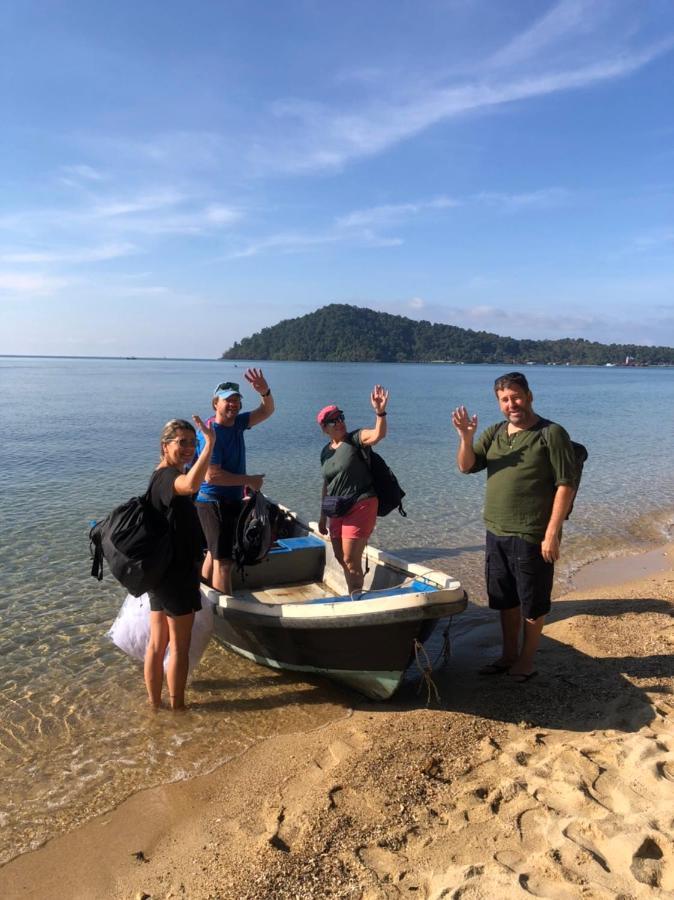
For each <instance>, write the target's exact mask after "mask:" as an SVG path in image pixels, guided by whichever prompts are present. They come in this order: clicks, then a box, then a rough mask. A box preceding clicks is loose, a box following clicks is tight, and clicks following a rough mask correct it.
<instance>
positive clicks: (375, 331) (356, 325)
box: [222, 303, 674, 366]
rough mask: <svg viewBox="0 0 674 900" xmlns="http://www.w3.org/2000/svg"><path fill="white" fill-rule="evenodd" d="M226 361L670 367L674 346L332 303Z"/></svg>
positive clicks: (238, 347) (262, 335) (250, 342)
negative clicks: (519, 332) (478, 326)
mask: <svg viewBox="0 0 674 900" xmlns="http://www.w3.org/2000/svg"><path fill="white" fill-rule="evenodd" d="M222 359H260V360H262V359H275V360H293V361H296V362H299V361H309V362H310V361H321V362H410V363H412V362H417V363H418V362H426V363H459V364H460V363H502V364H504V365H511V364H512V365H525V364H527V363H538V364H543V365H574V366H580V365H585V366H587V365H590V366H606V365H609V366H624V365H629V366H671V365H674V348H672V347H651V346H644V345H639V344H600V343H598V342H596V341H587V340H584V339H583V338H561V339H559V340H538V341H536V340H518V339H516V338H511V337H501V336H500V335H498V334H491V333H490V332H488V331H473V330H471V329H469V328H459V327H458V326H456V325H442V324H437V323H432V322H426V321H416V320H415V319H408V318H406V317H405V316H394V315H390V314H389V313H384V312H377V311H375V310H373V309H365V308H363V307H360V306H350V305H348V304H346V303H331V304H330V305H329V306H323V307H321V309H318V310H316V311H315V312H312V313H309V314H308V315H306V316H299V317H298V318H296V319H284V320H283V321H282V322H279V323H278V324H277V325H271V326H269V327H268V328H263V329H262V331H258V332H257V333H256V334H253V335H251V336H250V337H246V338H243V339H242V340H241V341H237V342H236V343H235V344H234V345H233V346H232V347H230V348H229V350H226V351H225V352H224V353H223V354H222Z"/></svg>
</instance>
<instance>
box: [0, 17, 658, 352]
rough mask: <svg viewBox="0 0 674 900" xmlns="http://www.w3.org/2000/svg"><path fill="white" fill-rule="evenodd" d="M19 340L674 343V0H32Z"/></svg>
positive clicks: (20, 108)
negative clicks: (337, 325) (383, 337)
mask: <svg viewBox="0 0 674 900" xmlns="http://www.w3.org/2000/svg"><path fill="white" fill-rule="evenodd" d="M0 29H1V34H2V47H3V53H2V61H1V62H0V72H1V78H0V102H1V104H2V130H3V140H2V141H1V142H0V156H1V163H2V165H1V168H0V187H1V191H0V195H1V197H2V202H1V207H0V310H1V311H2V328H1V329H0V353H37V354H40V353H51V354H74V355H80V354H83V355H84V354H101V355H137V356H190V357H215V356H218V355H220V353H221V352H222V351H223V350H225V349H226V348H227V347H229V346H230V345H231V343H233V341H234V340H237V339H240V338H241V337H244V336H246V335H248V334H252V333H253V332H254V331H258V330H259V329H260V328H262V327H265V326H267V325H273V324H275V323H276V322H278V321H280V320H281V319H285V318H290V317H294V316H300V315H304V314H306V313H308V312H311V311H313V310H315V309H317V308H319V307H320V306H324V305H325V304H327V303H332V302H338V303H352V304H355V305H359V306H367V307H370V308H373V309H379V310H385V311H388V312H392V313H396V314H400V315H407V316H410V317H412V318H416V319H428V320H430V321H433V322H446V323H452V324H456V325H460V326H463V327H467V328H475V329H484V330H487V331H493V332H496V333H498V334H506V335H511V336H514V337H534V338H542V337H552V338H555V337H564V336H573V337H585V338H588V339H590V340H601V341H619V342H636V343H644V344H666V345H669V346H672V345H674V313H673V311H672V308H673V306H674V304H673V303H672V299H673V296H674V203H673V200H674V96H673V94H674V90H673V86H674V4H673V3H672V2H671V0H560V2H556V3H555V2H545V0H508V2H505V0H414V2H404V0H385V2H380V0H369V2H365V3H364V2H362V0H359V2H351V0H341V2H340V3H332V2H328V0H296V2H292V0H264V2H259V0H245V2H243V0H242V2H238V0H227V2H224V0H223V2H214V0H210V2H209V0H203V2H200V3H187V2H175V0H163V2H161V3H159V2H154V0H143V2H140V3H139V2H137V0H136V2H133V3H132V2H129V0H116V2H115V3H114V4H113V3H91V2H89V0H86V2H72V0H63V2H59V0H52V2H49V0H44V2H36V0H5V3H4V4H3V5H2V9H1V11H0Z"/></svg>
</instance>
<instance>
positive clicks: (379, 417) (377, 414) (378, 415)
mask: <svg viewBox="0 0 674 900" xmlns="http://www.w3.org/2000/svg"><path fill="white" fill-rule="evenodd" d="M385 415H386V410H384V412H380V413H375V416H377V418H378V419H382V418H383V417H384V416H385Z"/></svg>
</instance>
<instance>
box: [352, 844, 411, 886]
mask: <svg viewBox="0 0 674 900" xmlns="http://www.w3.org/2000/svg"><path fill="white" fill-rule="evenodd" d="M356 855H357V856H358V859H359V860H360V861H361V863H362V864H363V865H364V866H365V867H366V868H367V869H369V870H370V871H371V872H374V874H375V875H376V876H377V878H378V879H379V880H380V881H388V882H391V881H394V880H396V881H399V880H400V875H401V872H404V870H405V866H406V863H407V859H406V857H405V856H404V855H403V854H402V853H394V852H393V850H387V849H386V847H361V849H360V850H357V851H356Z"/></svg>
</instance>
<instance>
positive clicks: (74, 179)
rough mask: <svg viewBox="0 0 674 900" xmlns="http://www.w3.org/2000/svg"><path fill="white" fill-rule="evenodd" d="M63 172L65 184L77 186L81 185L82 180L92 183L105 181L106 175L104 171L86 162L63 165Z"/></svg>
mask: <svg viewBox="0 0 674 900" xmlns="http://www.w3.org/2000/svg"><path fill="white" fill-rule="evenodd" d="M61 172H62V173H63V174H62V175H61V181H62V182H63V183H64V184H67V185H71V186H75V185H79V184H81V183H82V182H86V183H91V182H98V181H105V177H106V176H105V175H104V174H103V172H101V171H99V170H98V169H95V168H94V167H93V166H88V165H85V164H80V165H74V166H62V167H61Z"/></svg>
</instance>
